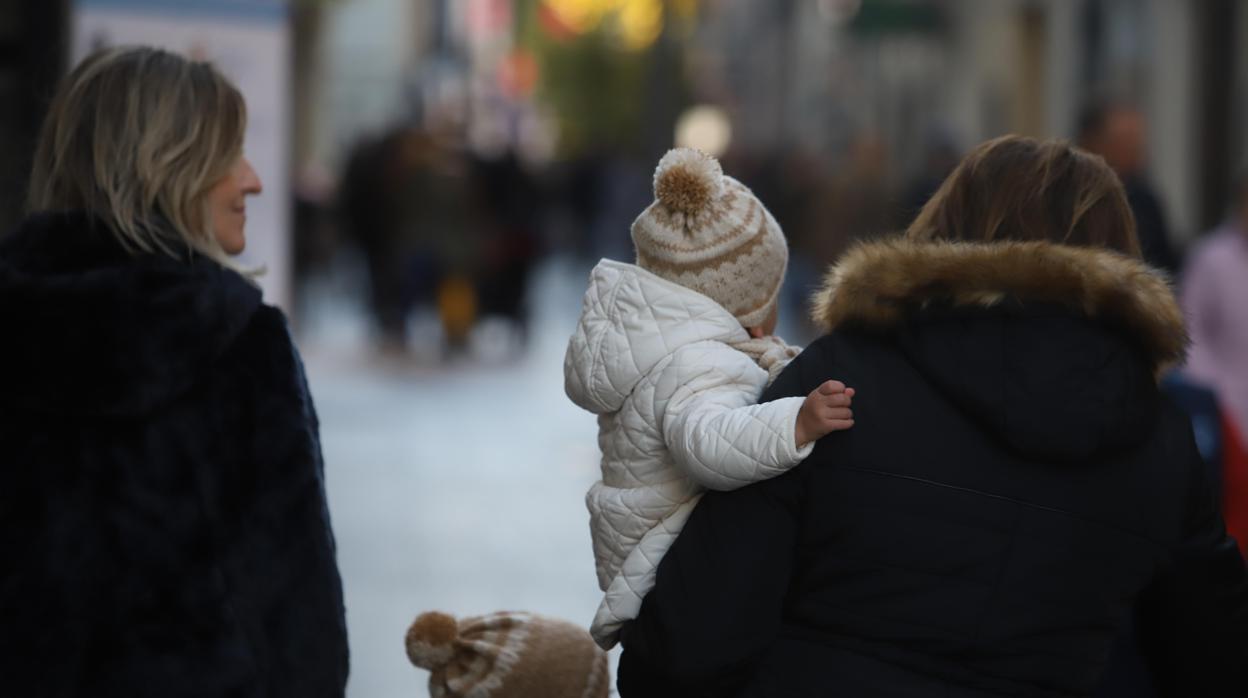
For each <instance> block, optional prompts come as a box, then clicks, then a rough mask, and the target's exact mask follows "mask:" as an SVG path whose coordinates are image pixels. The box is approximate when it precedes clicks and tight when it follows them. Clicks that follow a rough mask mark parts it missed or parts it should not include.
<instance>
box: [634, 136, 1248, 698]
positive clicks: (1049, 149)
mask: <svg viewBox="0 0 1248 698" xmlns="http://www.w3.org/2000/svg"><path fill="white" fill-rule="evenodd" d="M815 301H816V302H815V310H814V313H815V319H816V321H817V322H819V323H821V325H822V326H823V328H824V330H825V331H826V332H827V334H826V335H825V336H824V337H822V338H821V339H819V340H817V341H815V342H814V343H813V344H812V345H811V346H810V347H808V348H807V349H806V350H805V351H804V352H803V353H802V354H801V355H800V356H799V357H798V358H797V359H796V360H794V361H793V363H792V364H790V365H789V367H788V368H787V369H786V370H785V372H784V373H782V374H781V375H780V377H779V378H778V379H777V380H776V382H775V383H774V384H773V385H772V387H771V388H770V389H769V390H768V391H767V392H766V393H764V394H763V396H762V399H763V400H775V399H778V398H781V397H785V396H791V395H805V394H806V393H807V392H809V391H810V390H811V388H812V387H814V386H817V385H819V383H821V382H822V381H824V380H826V379H827V377H828V376H836V377H837V378H838V379H841V380H843V381H845V383H847V384H850V385H853V386H854V387H855V388H856V389H857V393H856V394H855V396H854V417H855V426H854V428H853V429H851V430H849V431H843V432H837V433H835V434H832V435H830V436H828V437H825V438H824V439H823V440H821V441H819V443H818V444H817V445H816V446H815V450H814V452H813V453H812V454H811V455H810V457H809V458H807V460H806V461H805V462H804V463H802V464H801V465H799V466H797V467H796V468H794V469H793V470H792V471H790V472H788V473H786V474H785V475H782V476H780V477H777V478H775V479H772V480H768V481H766V482H761V483H757V484H753V485H750V486H748V487H744V488H742V489H739V490H736V491H733V492H712V493H708V494H707V495H705V496H704V497H703V499H702V501H701V503H700V504H699V505H698V508H697V509H696V510H695V511H694V512H693V515H692V516H691V517H690V518H689V520H688V522H687V523H686V524H685V528H684V530H683V532H682V533H681V535H680V537H679V538H677V539H676V543H675V544H674V545H673V547H672V548H671V550H670V551H668V553H667V556H666V557H664V558H663V561H662V563H661V564H660V565H659V569H658V575H657V581H656V585H655V587H654V589H653V590H652V591H651V592H650V594H649V595H648V596H647V597H646V599H645V603H644V604H643V606H642V609H641V613H640V615H639V616H638V618H637V620H636V621H634V622H633V624H632V625H630V626H629V627H628V628H627V629H626V630H625V632H624V636H623V640H622V643H623V645H624V654H623V657H622V658H621V660H620V669H619V685H620V692H621V695H623V696H625V698H628V697H630V696H634V695H635V696H647V697H648V698H653V697H655V696H666V695H673V696H695V695H713V696H729V695H731V696H785V698H801V697H803V696H853V697H854V698H871V697H875V696H880V697H885V696H887V697H889V698H902V697H908V696H915V697H924V698H926V697H928V696H944V697H947V698H972V697H974V698H988V697H989V696H1035V697H1040V696H1087V695H1091V694H1093V693H1094V692H1095V691H1096V690H1097V688H1098V684H1099V682H1100V681H1101V678H1102V674H1103V672H1104V670H1105V667H1106V662H1107V659H1108V656H1109V654H1110V648H1111V646H1112V645H1113V642H1114V639H1115V637H1116V636H1117V634H1118V633H1119V631H1120V629H1121V628H1123V626H1124V625H1125V624H1126V623H1127V622H1128V619H1129V618H1130V617H1131V616H1132V615H1134V616H1135V622H1136V627H1137V629H1138V631H1139V640H1140V643H1141V646H1142V649H1143V650H1144V652H1145V655H1146V657H1147V658H1148V659H1149V662H1150V668H1151V669H1152V670H1153V673H1154V675H1155V677H1156V679H1157V682H1158V684H1159V686H1160V687H1161V688H1162V690H1163V694H1164V695H1173V696H1184V697H1188V696H1191V697H1196V696H1241V695H1243V693H1244V687H1245V686H1248V575H1246V574H1245V569H1244V561H1243V559H1242V558H1241V557H1240V554H1239V551H1238V550H1237V549H1236V546H1235V543H1234V541H1233V540H1232V539H1231V538H1230V537H1229V536H1227V534H1226V530H1225V526H1224V525H1223V522H1222V518H1221V516H1220V515H1219V513H1218V509H1217V506H1216V501H1215V499H1214V497H1213V492H1214V489H1213V487H1212V484H1211V483H1210V481H1209V478H1208V477H1207V474H1206V472H1205V470H1204V465H1203V463H1202V461H1201V458H1200V454H1199V453H1198V451H1197V450H1196V446H1195V444H1194V441H1193V437H1192V431H1191V426H1190V423H1189V421H1188V419H1187V417H1186V416H1185V415H1184V414H1182V413H1181V412H1179V411H1178V409H1177V408H1176V407H1175V406H1174V405H1173V404H1171V403H1170V402H1169V401H1168V400H1167V399H1166V398H1165V397H1164V396H1163V395H1162V394H1161V393H1160V392H1159V391H1158V388H1157V379H1158V377H1159V376H1160V375H1161V373H1162V372H1163V371H1164V370H1165V369H1166V368H1167V367H1168V366H1172V365H1174V364H1175V363H1176V362H1177V361H1179V360H1180V359H1181V357H1182V356H1183V352H1184V350H1185V347H1186V342H1187V338H1186V333H1185V331H1184V328H1183V316H1182V313H1181V312H1180V311H1179V308H1178V305H1177V304H1176V302H1175V299H1174V296H1173V294H1172V293H1171V290H1170V287H1169V285H1168V284H1167V281H1166V279H1165V277H1164V276H1163V275H1162V274H1160V273H1158V272H1156V271H1154V270H1152V269H1150V268H1148V267H1147V266H1145V265H1144V263H1143V262H1142V261H1141V259H1140V249H1139V244H1138V243H1137V241H1136V238H1135V232H1134V224H1133V221H1132V218H1131V212H1130V209H1129V208H1128V206H1127V202H1126V197H1125V195H1124V193H1123V189H1122V185H1121V184H1120V183H1119V181H1118V179H1117V177H1116V176H1115V175H1114V173H1113V172H1112V171H1111V170H1110V169H1109V168H1108V166H1106V164H1105V162H1104V161H1103V160H1101V159H1100V158H1099V157H1096V156H1093V155H1089V154H1088V153H1085V152H1082V151H1079V150H1076V149H1074V148H1072V147H1070V146H1068V145H1066V144H1065V143H1061V142H1057V141H1047V142H1038V141H1035V140H1032V139H1028V138H1020V137H1015V136H1007V137H1003V138H999V139H996V140H993V141H989V142H987V143H985V144H983V145H981V146H979V147H978V148H977V149H975V150H974V151H972V152H971V153H970V154H969V155H967V156H966V158H965V159H964V160H963V161H962V163H961V164H960V165H959V166H958V167H957V169H956V170H955V171H954V172H953V173H952V174H951V175H950V176H949V178H948V179H947V180H946V181H945V182H944V184H943V185H942V186H941V188H940V189H939V191H937V193H936V194H935V195H934V196H933V197H932V199H931V200H930V201H929V202H928V203H927V205H926V206H925V207H924V208H923V210H922V212H921V213H920V214H919V216H918V218H917V219H916V220H915V221H914V223H913V224H912V225H911V226H910V228H909V229H908V231H907V232H906V234H905V236H904V237H902V238H901V239H892V240H880V241H874V242H866V243H863V244H860V245H858V246H857V247H855V248H854V249H852V250H850V251H849V252H848V253H847V254H846V255H845V256H844V257H843V258H842V259H841V261H840V262H838V263H837V264H836V265H834V266H833V267H832V269H831V271H830V272H829V273H828V275H827V278H826V282H825V287H824V288H823V290H822V291H820V292H819V293H818V294H817V295H816V298H815Z"/></svg>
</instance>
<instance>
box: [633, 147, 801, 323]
mask: <svg viewBox="0 0 1248 698" xmlns="http://www.w3.org/2000/svg"><path fill="white" fill-rule="evenodd" d="M654 197H655V199H656V200H655V202H654V203H653V204H651V205H650V206H649V207H648V208H647V209H646V210H645V211H643V212H642V214H641V215H640V216H638V217H637V220H636V221H634V222H633V230H632V232H633V245H634V246H636V248H637V265H638V266H640V267H642V268H643V269H646V270H648V271H650V272H652V273H654V274H657V275H658V276H661V277H663V278H665V279H667V280H668V281H672V282H675V283H678V284H680V285H681V286H684V287H686V288H691V289H693V290H695V291H697V292H699V293H701V294H703V295H705V296H708V297H710V298H711V300H713V301H715V302H716V303H719V304H720V305H722V306H724V308H726V309H727V310H728V312H730V313H732V314H733V316H735V317H736V318H737V320H738V321H739V322H740V323H741V324H742V326H744V327H757V326H760V325H762V324H763V322H764V321H766V319H767V316H768V315H769V314H770V313H771V311H772V308H774V307H775V304H776V298H777V296H778V295H779V293H780V284H781V282H783V281H784V271H785V267H786V266H787V265H788V261H789V248H788V245H787V244H786V243H785V240H784V233H783V232H781V230H780V225H779V224H777V223H776V219H774V218H772V217H771V214H770V213H768V212H767V209H766V208H764V207H763V204H762V203H761V202H760V201H759V200H758V199H757V198H756V197H755V196H754V194H753V193H751V192H750V190H749V189H746V188H745V186H744V185H743V184H741V183H740V182H738V181H737V180H735V179H733V178H732V177H728V176H727V175H725V174H724V173H723V170H722V169H720V166H719V162H718V161H717V160H715V158H713V157H711V156H709V155H706V154H705V153H702V152H700V151H697V150H693V149H692V148H675V149H673V150H669V151H667V154H666V155H664V156H663V159H662V160H659V166H658V168H656V169H655V171H654Z"/></svg>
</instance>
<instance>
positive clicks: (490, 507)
mask: <svg viewBox="0 0 1248 698" xmlns="http://www.w3.org/2000/svg"><path fill="white" fill-rule="evenodd" d="M587 274H588V268H585V267H581V266H578V265H574V264H571V263H568V262H560V261H555V262H551V263H549V264H547V265H546V266H544V267H543V268H542V270H541V271H540V272H539V274H538V275H537V277H536V279H535V283H534V288H533V297H534V300H535V301H536V302H535V303H533V307H534V316H533V331H532V341H531V346H530V348H529V350H528V351H527V352H525V353H524V355H523V356H520V357H518V358H514V359H511V360H509V361H507V360H503V359H502V358H500V357H498V356H495V357H494V358H493V359H489V358H485V359H482V358H477V359H472V360H464V361H460V362H456V363H454V364H452V365H451V366H449V367H445V366H444V367H438V366H435V365H433V363H432V362H425V363H424V364H423V365H422V364H421V363H420V362H416V361H407V362H399V361H394V360H384V359H378V358H377V355H376V353H375V352H372V351H370V350H369V349H368V348H367V347H366V345H365V343H364V341H363V337H364V334H365V333H364V331H363V327H364V325H363V323H364V320H362V319H361V317H360V313H359V310H358V307H357V306H356V305H354V304H353V303H352V302H351V301H350V299H346V298H342V297H334V296H333V295H332V294H330V293H327V292H326V291H324V290H322V291H320V292H318V294H317V295H318V296H319V299H320V300H319V301H317V300H313V301H311V302H310V303H309V306H308V311H307V312H306V313H305V322H304V323H303V324H302V325H301V331H300V333H299V341H300V346H301V349H302V350H303V353H304V359H305V361H306V363H307V368H308V375H309V383H310V384H311V389H312V394H313V398H314V399H315V401H316V406H317V411H318V413H319V415H320V420H321V443H322V447H323V449H324V454H325V463H326V479H327V487H328V493H329V505H330V513H331V516H332V517H333V525H334V531H335V534H336V535H337V540H338V563H339V567H340V568H341V570H342V576H343V583H344V586H345V590H346V605H347V624H348V630H349V634H350V642H351V681H350V684H349V686H348V696H350V697H351V698H418V697H423V696H427V695H428V693H427V689H426V681H427V678H428V673H427V672H425V671H423V670H419V669H416V668H414V667H412V666H411V665H410V664H409V663H408V661H407V658H406V655H405V654H404V649H403V635H404V632H405V631H406V629H407V627H408V625H409V624H410V623H411V621H412V619H413V618H414V617H415V616H416V615H417V614H418V613H420V612H422V611H426V610H435V609H436V610H443V611H447V612H450V613H455V614H463V615H470V614H477V613H487V612H490V611H495V610H504V609H517V610H527V611H534V612H538V613H544V614H549V615H554V616H559V617H563V618H566V619H568V620H571V621H574V622H577V623H579V624H581V625H585V626H588V624H589V621H590V620H591V619H592V617H593V612H594V610H595V608H596V607H597V604H598V600H599V598H600V595H599V592H598V587H597V583H596V581H595V575H594V565H593V554H592V549H591V545H590V539H589V524H588V514H587V512H586V509H585V505H584V495H585V492H586V490H587V489H588V488H589V486H590V484H592V483H593V481H594V480H595V479H596V478H597V475H598V465H597V463H598V448H597V441H596V433H597V429H596V423H595V420H594V418H593V417H592V416H591V415H589V414H588V413H585V412H582V411H581V410H580V409H578V408H577V407H576V406H574V405H573V404H572V403H571V402H569V401H568V399H567V398H566V397H565V396H564V394H563V370H562V362H563V351H564V347H565V344H566V342H567V339H568V337H569V335H570V334H571V332H572V329H573V326H574V324H575V322H576V317H577V314H578V312H579V309H580V299H581V295H582V293H583V292H584V283H585V281H586V279H587ZM495 346H497V342H495ZM487 353H488V352H487ZM494 353H495V354H497V353H498V352H497V351H495V352H494ZM612 676H613V678H614V667H613V674H612Z"/></svg>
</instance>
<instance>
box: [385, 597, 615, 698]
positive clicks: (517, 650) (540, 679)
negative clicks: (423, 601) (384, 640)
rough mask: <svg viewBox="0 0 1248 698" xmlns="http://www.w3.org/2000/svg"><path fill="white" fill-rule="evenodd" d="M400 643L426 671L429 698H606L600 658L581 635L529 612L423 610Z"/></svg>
mask: <svg viewBox="0 0 1248 698" xmlns="http://www.w3.org/2000/svg"><path fill="white" fill-rule="evenodd" d="M406 645H407V657H408V659H410V660H411V662H412V664H415V665H416V666H418V667H421V668H424V669H428V670H429V671H430V672H432V673H431V674H430V676H429V694H430V695H431V696H433V698H532V697H534V696H542V698H607V696H608V694H609V691H610V687H611V677H610V672H609V671H608V669H607V653H606V652H604V651H602V649H601V648H599V647H598V645H597V644H595V643H594V640H593V638H591V637H590V636H589V632H588V631H587V630H585V629H584V628H581V627H579V626H576V625H573V624H572V623H569V622H567V621H562V620H557V619H554V618H546V617H544V616H539V615H535V614H532V613H523V612H500V613H492V614H490V615H485V616H471V617H467V618H462V619H458V620H457V619H456V618H455V617H453V616H449V615H447V614H445V613H437V612H433V613H424V614H421V615H420V616H419V617H417V618H416V621H415V622H413V623H412V626H411V627H410V628H409V629H408V631H407V638H406Z"/></svg>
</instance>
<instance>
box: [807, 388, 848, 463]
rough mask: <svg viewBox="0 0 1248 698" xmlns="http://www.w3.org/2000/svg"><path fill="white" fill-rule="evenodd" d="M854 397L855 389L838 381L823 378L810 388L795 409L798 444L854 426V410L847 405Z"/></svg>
mask: <svg viewBox="0 0 1248 698" xmlns="http://www.w3.org/2000/svg"><path fill="white" fill-rule="evenodd" d="M853 397H854V389H853V388H846V387H845V384H844V383H842V382H840V381H826V382H824V384H823V385H821V386H819V387H818V388H815V389H814V390H812V391H811V393H810V395H807V396H806V402H803V403H802V409H801V410H800V411H799V412H798V413H797V431H796V434H797V447H798V448H801V447H802V446H805V445H806V444H808V443H810V442H811V441H814V440H815V439H818V438H821V437H823V436H824V435H825V434H828V433H830V432H834V431H841V430H844V429H848V428H850V427H852V426H854V412H853V410H851V409H849V405H850V403H851V402H852V401H853Z"/></svg>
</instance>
